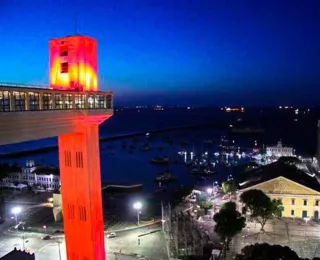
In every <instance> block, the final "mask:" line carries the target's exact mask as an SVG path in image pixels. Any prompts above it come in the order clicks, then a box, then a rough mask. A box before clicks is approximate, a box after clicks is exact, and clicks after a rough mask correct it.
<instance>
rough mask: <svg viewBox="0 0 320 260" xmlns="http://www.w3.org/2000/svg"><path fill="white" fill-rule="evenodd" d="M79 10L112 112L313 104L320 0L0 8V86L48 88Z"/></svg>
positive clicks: (126, 1) (71, 1) (34, 3)
mask: <svg viewBox="0 0 320 260" xmlns="http://www.w3.org/2000/svg"><path fill="white" fill-rule="evenodd" d="M76 2H77V3H78V4H77V6H78V17H79V22H78V24H79V30H78V31H79V33H81V34H86V35H89V36H92V37H95V38H97V40H98V55H99V78H100V88H101V89H104V90H106V89H112V90H114V91H115V93H116V98H117V102H118V104H119V103H123V104H124V103H156V102H161V103H171V104H174V103H177V104H184V103H185V104H191V103H194V104H212V105H214V104H219V105H221V104H279V103H283V102H289V103H291V104H292V103H294V104H295V103H300V104H304V103H305V104H307V103H310V104H311V103H315V102H319V101H320V65H319V57H320V1H319V0H301V1H295V0H291V1H290V0H269V1H263V0H258V1H256V0H252V1H246V0H241V1H239V0H233V1H231V0H230V1H227V0H158V1H157V0H90V1H89V0H86V1H85V0H65V1H62V0H26V1H23V0H1V1H0V10H1V16H0V35H1V43H0V47H1V48H0V53H1V59H0V81H2V82H19V83H34V84H47V82H48V40H49V39H50V38H55V37H61V36H65V35H70V34H73V33H74V31H75V30H74V13H75V12H74V6H75V3H76ZM314 91H315V92H316V94H314Z"/></svg>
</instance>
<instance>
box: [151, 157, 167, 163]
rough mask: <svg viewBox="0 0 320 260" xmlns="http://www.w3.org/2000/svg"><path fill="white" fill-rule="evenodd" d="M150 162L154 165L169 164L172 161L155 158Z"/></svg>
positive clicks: (164, 158) (165, 158)
mask: <svg viewBox="0 0 320 260" xmlns="http://www.w3.org/2000/svg"><path fill="white" fill-rule="evenodd" d="M150 162H151V163H154V164H168V163H169V162H170V160H169V158H168V157H155V158H152V159H151V161H150Z"/></svg>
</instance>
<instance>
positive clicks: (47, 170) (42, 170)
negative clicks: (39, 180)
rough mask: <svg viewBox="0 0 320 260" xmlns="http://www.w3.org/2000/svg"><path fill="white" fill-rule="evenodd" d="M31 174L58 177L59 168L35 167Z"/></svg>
mask: <svg viewBox="0 0 320 260" xmlns="http://www.w3.org/2000/svg"><path fill="white" fill-rule="evenodd" d="M32 173H33V174H39V175H50V174H52V175H60V170H59V168H55V167H50V166H37V167H36V168H35V169H34V170H33V171H32Z"/></svg>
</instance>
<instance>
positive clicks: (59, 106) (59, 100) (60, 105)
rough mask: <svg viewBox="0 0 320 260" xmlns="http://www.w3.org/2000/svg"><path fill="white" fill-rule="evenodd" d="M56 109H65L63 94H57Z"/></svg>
mask: <svg viewBox="0 0 320 260" xmlns="http://www.w3.org/2000/svg"><path fill="white" fill-rule="evenodd" d="M54 98H55V109H63V97H62V94H55V96H54Z"/></svg>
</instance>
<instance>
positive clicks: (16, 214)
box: [11, 207, 21, 225]
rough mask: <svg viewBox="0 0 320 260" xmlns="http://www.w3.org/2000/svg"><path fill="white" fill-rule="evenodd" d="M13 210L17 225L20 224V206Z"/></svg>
mask: <svg viewBox="0 0 320 260" xmlns="http://www.w3.org/2000/svg"><path fill="white" fill-rule="evenodd" d="M11 212H12V213H13V214H14V218H15V220H16V225H18V214H19V213H21V208H20V207H14V208H13V209H12V210H11Z"/></svg>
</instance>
